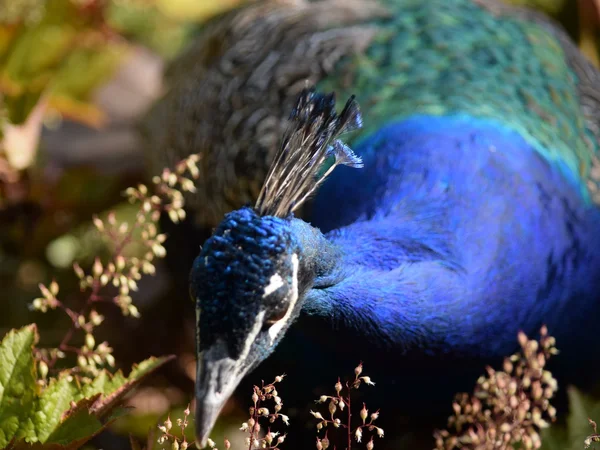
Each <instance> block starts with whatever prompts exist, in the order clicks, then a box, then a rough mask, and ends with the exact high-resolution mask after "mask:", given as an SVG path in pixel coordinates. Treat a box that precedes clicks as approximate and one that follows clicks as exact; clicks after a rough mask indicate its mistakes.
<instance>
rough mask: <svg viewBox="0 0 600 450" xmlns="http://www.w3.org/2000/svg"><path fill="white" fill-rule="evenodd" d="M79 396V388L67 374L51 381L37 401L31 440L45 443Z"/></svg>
mask: <svg viewBox="0 0 600 450" xmlns="http://www.w3.org/2000/svg"><path fill="white" fill-rule="evenodd" d="M79 394H80V389H79V387H78V386H76V384H75V383H74V382H73V379H72V377H70V376H69V375H68V374H61V375H60V376H59V378H55V379H53V380H51V381H50V382H49V384H48V387H46V389H44V391H43V392H42V394H41V396H40V398H39V400H38V405H37V408H36V412H35V416H34V417H33V425H34V430H33V433H32V435H31V438H32V439H31V440H39V441H40V442H46V441H47V440H48V438H49V437H50V436H51V434H52V433H53V432H54V431H55V430H56V429H57V427H58V426H59V425H60V423H61V421H62V420H64V417H63V416H65V415H66V412H67V411H69V410H70V408H71V402H72V401H74V400H75V399H77V397H78V395H79Z"/></svg>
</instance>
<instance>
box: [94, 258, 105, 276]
mask: <svg viewBox="0 0 600 450" xmlns="http://www.w3.org/2000/svg"><path fill="white" fill-rule="evenodd" d="M102 271H103V268H102V263H101V262H100V259H99V258H96V259H95V260H94V266H93V268H92V272H93V274H94V276H96V277H99V276H100V275H101V274H102Z"/></svg>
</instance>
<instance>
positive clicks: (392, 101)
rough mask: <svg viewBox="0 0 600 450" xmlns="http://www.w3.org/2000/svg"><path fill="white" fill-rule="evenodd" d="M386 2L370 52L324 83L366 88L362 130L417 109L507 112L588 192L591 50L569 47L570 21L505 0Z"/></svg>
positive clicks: (593, 140)
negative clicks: (565, 33)
mask: <svg viewBox="0 0 600 450" xmlns="http://www.w3.org/2000/svg"><path fill="white" fill-rule="evenodd" d="M383 3H384V4H386V5H387V6H388V7H389V8H390V10H392V13H393V14H392V17H391V18H390V19H388V20H387V21H385V22H382V23H381V31H380V33H379V35H378V37H377V38H376V41H375V43H374V44H373V45H371V46H370V48H369V49H368V50H367V52H366V53H365V54H363V55H361V56H356V57H353V58H349V59H344V60H343V61H342V62H341V63H340V65H339V67H338V68H337V69H336V71H334V72H333V73H334V76H329V77H327V78H325V79H323V80H322V81H321V83H320V86H319V88H320V89H323V90H325V91H330V90H334V91H336V92H337V93H338V94H339V97H340V98H346V97H347V96H349V95H350V94H357V95H358V99H359V101H360V103H361V105H362V109H363V111H364V117H365V129H363V130H362V133H361V136H364V135H365V134H367V133H369V131H373V130H376V129H378V128H379V127H381V126H382V125H383V124H384V123H386V122H389V121H390V120H397V119H401V118H403V117H407V116H411V115H414V114H431V115H458V114H466V115H470V116H473V117H477V118H485V119H490V120H494V121H498V122H500V123H502V124H504V125H506V126H508V127H510V128H512V129H514V130H516V131H518V132H519V133H520V134H521V135H522V136H523V137H524V138H525V139H526V140H528V141H529V142H530V143H531V145H532V146H533V147H534V148H536V149H537V150H538V151H539V152H540V154H542V155H543V156H544V157H545V158H547V159H548V160H549V161H551V162H552V163H553V164H556V165H557V166H558V167H560V168H561V170H563V171H564V172H565V174H567V176H569V177H571V178H573V179H575V180H576V182H578V183H579V184H580V185H581V187H582V190H583V191H584V193H585V195H586V197H589V195H588V194H589V192H588V187H589V184H590V183H589V182H590V181H592V180H591V175H590V173H591V172H592V166H593V164H594V158H595V154H596V153H597V151H598V139H597V136H595V135H594V126H595V124H596V125H597V122H594V120H596V121H597V119H594V118H593V114H592V113H590V112H589V111H588V112H587V115H586V114H585V112H584V109H583V108H582V95H581V91H582V84H583V81H582V80H580V77H579V76H578V70H576V68H575V67H574V66H573V65H570V64H569V63H570V62H571V61H572V60H573V59H575V60H576V61H578V62H581V61H582V58H583V57H582V56H580V55H579V54H567V53H568V52H571V53H576V52H574V51H573V50H574V47H572V48H569V47H568V44H567V46H565V45H563V44H564V39H562V40H561V38H560V37H561V31H555V30H554V29H553V26H552V25H550V24H549V23H547V22H546V21H545V20H544V19H540V18H539V17H537V16H535V15H532V14H530V13H528V12H525V13H522V12H520V11H517V10H510V9H508V10H507V9H505V8H504V7H499V8H497V9H496V5H495V3H494V2H491V1H488V0H483V1H480V2H478V4H476V2H475V1H471V0H453V1H448V0H428V1H427V2H423V1H421V0H387V1H384V2H383ZM482 3H486V6H483V5H482ZM580 60H581V61H580ZM583 64H584V65H585V64H586V63H583ZM584 69H585V70H588V71H589V67H587V66H585V67H584ZM582 70H583V69H582ZM579 73H582V72H581V70H580V71H579ZM591 78H593V79H594V80H593V81H595V80H596V79H597V72H595V71H593V73H592V76H591ZM585 82H586V83H587V85H586V86H585V89H587V90H588V91H589V90H590V89H592V90H593V91H594V93H595V92H597V90H598V86H597V85H590V82H589V80H585ZM592 97H593V95H592ZM588 100H589V99H588ZM594 106H595V105H592V107H594ZM597 181H598V180H595V181H594V183H596V182H597ZM593 187H594V186H591V188H593ZM593 192H595V191H593Z"/></svg>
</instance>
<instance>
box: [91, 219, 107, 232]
mask: <svg viewBox="0 0 600 450" xmlns="http://www.w3.org/2000/svg"><path fill="white" fill-rule="evenodd" d="M92 222H93V223H94V226H95V227H96V229H97V230H98V231H100V232H102V231H104V222H102V220H100V218H99V217H98V216H94V217H93V218H92Z"/></svg>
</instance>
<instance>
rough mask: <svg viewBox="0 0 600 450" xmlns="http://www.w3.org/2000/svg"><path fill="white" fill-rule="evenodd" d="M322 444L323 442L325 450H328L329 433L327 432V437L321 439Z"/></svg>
mask: <svg viewBox="0 0 600 450" xmlns="http://www.w3.org/2000/svg"><path fill="white" fill-rule="evenodd" d="M321 444H323V450H327V447H329V438H327V433H325V437H324V438H323V439H321Z"/></svg>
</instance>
